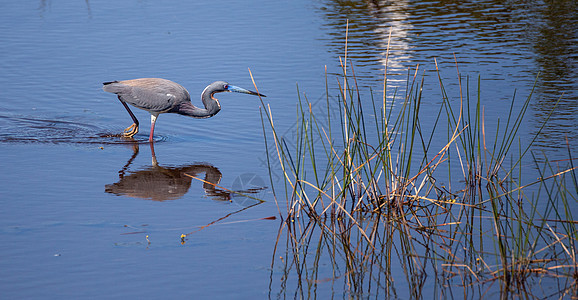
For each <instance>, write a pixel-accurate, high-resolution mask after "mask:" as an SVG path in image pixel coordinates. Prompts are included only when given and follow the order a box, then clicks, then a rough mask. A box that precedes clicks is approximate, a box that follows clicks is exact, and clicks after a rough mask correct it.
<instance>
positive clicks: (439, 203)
mask: <svg viewBox="0 0 578 300" xmlns="http://www.w3.org/2000/svg"><path fill="white" fill-rule="evenodd" d="M455 64H456V70H457V78H458V84H457V87H458V90H457V91H454V92H453V93H451V92H448V91H447V90H446V87H445V84H444V80H442V78H441V76H439V70H438V81H439V86H440V93H441V95H442V99H441V100H442V101H441V104H440V105H439V107H437V110H432V109H431V105H428V106H427V107H428V108H427V112H425V113H427V114H429V115H430V116H431V115H434V116H436V117H435V118H433V119H432V118H431V117H430V118H429V120H433V123H431V124H430V123H427V124H425V123H423V122H422V119H423V118H422V117H420V116H423V114H424V111H423V109H424V106H425V104H424V102H425V100H426V98H427V96H426V95H424V90H423V86H424V80H425V78H424V76H423V75H422V76H420V72H419V71H420V70H419V67H416V68H415V69H411V70H408V79H407V82H406V86H405V87H404V89H405V93H404V94H403V95H400V94H401V93H400V92H399V89H398V88H397V87H396V88H391V87H389V86H388V73H387V65H386V67H385V72H384V74H385V75H384V80H383V87H382V91H381V97H380V98H381V99H379V98H378V99H376V98H375V96H376V95H378V94H379V93H374V92H373V91H370V93H369V95H370V96H365V97H366V98H363V97H362V95H365V94H366V93H364V91H362V90H360V88H359V87H358V84H357V80H356V77H355V73H354V68H353V67H352V62H348V60H347V56H345V58H344V59H342V60H341V67H342V76H341V78H339V79H338V80H337V88H336V89H335V88H334V87H333V85H331V84H329V79H326V82H327V88H326V91H327V97H326V99H325V100H326V101H325V103H324V104H322V105H319V104H318V103H312V102H310V101H309V100H308V99H307V98H305V97H303V98H302V97H301V96H300V97H299V99H298V105H297V125H296V128H294V130H293V131H292V132H293V136H290V137H286V136H281V135H280V134H279V133H278V132H279V131H278V130H277V128H276V126H275V122H274V120H275V118H274V112H273V111H272V110H271V109H270V108H269V107H268V106H266V105H265V104H264V103H263V110H262V118H263V131H264V137H265V140H266V143H267V142H268V141H271V144H272V145H274V147H272V148H271V149H269V148H268V149H267V150H268V152H267V160H268V162H269V163H270V170H271V169H272V168H273V167H272V165H273V164H274V163H276V164H278V166H279V169H280V170H281V172H282V177H283V184H284V186H285V191H284V192H281V191H278V190H275V189H274V188H273V192H274V194H275V198H276V203H277V206H278V208H279V214H280V215H281V216H282V217H283V220H284V222H282V223H281V226H280V229H279V236H278V240H277V244H276V247H275V249H276V250H275V253H274V254H273V262H272V270H273V271H272V272H273V273H272V276H271V277H272V281H271V284H272V285H275V284H277V283H276V282H277V281H275V280H273V278H275V279H276V280H278V279H279V280H280V282H281V284H280V286H279V288H278V289H275V288H272V290H278V293H279V295H277V296H278V297H282V296H280V295H284V294H289V295H299V297H301V298H304V297H309V296H310V295H311V294H316V293H317V291H318V289H319V286H320V285H322V284H330V285H331V286H332V288H331V289H332V290H334V293H338V294H341V292H339V291H340V289H341V290H342V291H344V292H343V295H344V296H347V297H355V298H358V297H364V298H365V297H377V296H380V295H381V296H388V297H401V298H407V297H411V298H422V297H424V298H425V297H427V298H432V297H431V296H432V295H433V296H434V297H437V298H448V297H452V296H453V295H454V294H455V295H459V296H461V292H464V295H465V298H480V297H492V298H495V297H497V296H499V297H502V298H508V297H512V296H514V297H523V298H534V297H539V298H543V297H551V296H555V297H556V298H562V297H567V296H570V297H572V296H573V295H576V293H577V291H578V285H577V280H578V262H577V254H576V249H577V247H576V243H577V240H578V231H577V230H576V224H577V223H578V221H575V218H576V216H575V212H576V211H577V207H578V183H577V180H576V167H575V166H574V164H573V157H572V149H570V147H569V146H568V158H567V159H564V160H556V161H551V160H549V158H548V156H547V155H539V154H538V153H536V152H533V151H532V145H533V143H534V141H535V140H536V138H537V137H538V136H539V135H540V131H541V128H543V127H544V125H545V123H544V124H542V125H541V127H538V128H539V129H538V130H537V131H536V132H535V133H533V138H531V139H530V140H529V141H527V142H525V141H524V142H523V141H522V139H521V137H520V134H519V132H520V130H521V128H522V126H523V124H524V122H523V121H524V116H525V113H526V111H527V109H528V106H529V104H530V100H531V96H532V94H531V93H530V94H529V95H527V97H526V99H525V101H523V103H521V104H519V105H518V106H515V105H514V103H516V104H518V103H517V102H516V101H517V100H516V97H515V96H514V97H513V99H512V102H511V106H510V109H509V113H508V114H507V119H506V120H505V122H502V121H497V122H495V124H492V125H490V124H486V121H488V120H486V118H485V108H484V103H483V97H482V96H481V88H480V78H479V77H478V80H477V91H476V92H474V93H471V92H470V86H471V84H472V83H471V82H470V80H469V78H462V76H461V75H460V73H459V64H458V62H457V59H456V62H455ZM436 67H437V62H436ZM327 77H328V76H326V78H327ZM463 81H465V84H464V85H463V86H462V82H463ZM333 90H337V91H338V92H337V93H336V95H335V96H330V94H331V93H330V91H333ZM388 91H392V92H389V93H388ZM472 94H473V95H474V96H473V97H472ZM369 97H370V98H369ZM555 109H556V108H555V107H553V108H552V110H555ZM336 112H338V113H336ZM546 120H547V118H546ZM546 122H547V121H546ZM492 123H493V122H492ZM532 176H535V177H534V178H537V179H532V180H529V178H532ZM274 186H275V184H274V183H273V182H272V187H274ZM284 199H287V200H286V201H285V200H284ZM283 238H285V239H286V243H285V244H284V247H283V244H282V243H281V241H282V240H283ZM326 274H332V276H330V277H324V278H322V277H320V276H326ZM278 277H280V278H278ZM334 287H335V288H334ZM431 291H434V293H433V294H431ZM426 292H427V294H424V293H426ZM270 296H275V295H270Z"/></svg>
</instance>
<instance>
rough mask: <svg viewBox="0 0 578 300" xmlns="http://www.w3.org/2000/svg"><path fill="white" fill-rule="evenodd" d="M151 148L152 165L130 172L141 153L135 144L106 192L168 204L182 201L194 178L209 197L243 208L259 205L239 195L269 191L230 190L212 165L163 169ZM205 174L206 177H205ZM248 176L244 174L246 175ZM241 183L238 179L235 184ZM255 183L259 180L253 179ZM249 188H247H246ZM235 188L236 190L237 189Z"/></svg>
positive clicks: (251, 188) (254, 200)
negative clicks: (115, 179)
mask: <svg viewBox="0 0 578 300" xmlns="http://www.w3.org/2000/svg"><path fill="white" fill-rule="evenodd" d="M149 145H150V147H151V155H152V164H151V166H148V167H145V168H142V169H140V170H137V171H128V169H129V167H130V165H131V164H132V162H133V161H134V159H135V158H136V157H137V156H138V154H139V144H138V143H135V144H134V145H133V154H132V156H131V157H130V158H129V160H128V161H127V163H126V164H125V165H124V166H123V167H122V168H121V169H120V170H119V172H118V175H119V181H118V182H116V183H112V184H107V185H106V186H105V192H107V193H111V194H115V195H118V196H128V197H133V198H140V199H147V200H154V201H165V200H176V199H179V198H182V197H183V196H184V195H185V194H186V193H187V192H188V191H189V189H190V188H191V183H192V181H193V177H195V178H198V179H199V181H201V182H202V187H203V189H204V190H205V194H206V195H207V196H209V197H210V198H212V199H213V200H217V201H228V202H235V203H236V204H238V205H241V206H243V207H247V206H252V205H255V204H257V203H259V201H258V200H256V199H251V198H248V197H243V196H239V195H238V194H236V192H237V193H243V194H255V193H258V192H259V191H261V190H263V189H265V187H264V186H260V187H257V188H255V187H250V188H248V189H244V190H236V191H233V190H228V189H226V188H221V187H220V186H219V183H220V181H221V178H222V177H223V174H222V173H221V171H219V169H218V168H217V167H215V166H213V165H211V164H209V163H193V164H187V165H182V166H176V167H163V166H160V165H159V164H158V162H157V159H156V154H155V151H154V143H150V144H149ZM203 174H204V177H202V175H203ZM244 175H245V174H242V175H240V176H239V177H241V176H244ZM235 182H237V180H236V181H235ZM253 183H255V180H253ZM245 186H246V185H245ZM234 188H235V187H234Z"/></svg>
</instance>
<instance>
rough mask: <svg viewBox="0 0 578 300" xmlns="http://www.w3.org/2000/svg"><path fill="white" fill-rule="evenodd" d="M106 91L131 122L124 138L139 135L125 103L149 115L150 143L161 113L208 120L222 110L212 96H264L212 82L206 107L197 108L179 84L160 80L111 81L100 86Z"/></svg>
mask: <svg viewBox="0 0 578 300" xmlns="http://www.w3.org/2000/svg"><path fill="white" fill-rule="evenodd" d="M103 84H104V86H103V88H102V89H103V90H104V91H105V92H109V93H114V94H116V95H117V96H118V100H120V102H121V103H122V105H123V106H124V108H126V111H128V114H129V115H130V117H131V118H132V120H133V122H134V123H133V124H132V125H130V126H129V127H128V128H126V129H125V130H124V132H123V136H125V137H133V136H134V135H135V134H137V133H138V125H139V124H138V120H137V118H136V117H135V116H134V114H133V113H132V111H131V110H130V108H129V107H128V105H126V104H127V103H128V104H130V105H132V106H135V107H138V108H140V109H144V110H146V111H148V112H149V113H150V114H151V133H150V136H149V142H152V141H153V132H154V131H155V122H156V120H157V117H158V116H159V115H160V114H163V113H177V114H180V115H185V116H189V117H193V118H199V119H204V118H210V117H212V116H214V115H216V114H217V113H218V112H219V111H220V110H221V104H219V100H217V98H215V97H214V95H215V94H216V93H221V92H237V93H245V94H249V95H256V96H261V97H266V96H265V95H263V94H259V93H256V92H253V91H249V90H246V89H244V88H240V87H238V86H234V85H230V84H228V83H227V82H224V81H215V82H213V83H211V84H210V85H208V86H207V87H206V88H205V90H203V92H202V93H201V100H202V101H203V105H204V106H205V108H200V107H196V106H194V105H193V104H192V103H191V96H190V95H189V92H187V90H186V89H185V88H184V87H183V86H181V85H180V84H178V83H176V82H173V81H170V80H167V79H162V78H140V79H132V80H124V81H111V82H105V83H103Z"/></svg>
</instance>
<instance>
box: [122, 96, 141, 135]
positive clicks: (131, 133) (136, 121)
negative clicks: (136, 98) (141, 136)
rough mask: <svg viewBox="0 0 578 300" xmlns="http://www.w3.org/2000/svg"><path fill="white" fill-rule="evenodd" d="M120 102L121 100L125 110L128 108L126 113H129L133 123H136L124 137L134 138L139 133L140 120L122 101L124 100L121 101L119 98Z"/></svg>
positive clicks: (125, 132) (128, 128)
mask: <svg viewBox="0 0 578 300" xmlns="http://www.w3.org/2000/svg"><path fill="white" fill-rule="evenodd" d="M118 100H120V103H122V105H123V106H124V108H126V111H127V112H128V114H129V115H130V117H131V118H132V121H133V122H134V123H133V124H132V125H130V126H129V127H127V128H126V129H125V130H124V133H123V135H124V137H133V136H134V135H135V134H137V133H138V119H137V118H136V117H135V116H134V114H133V113H132V111H131V110H130V108H129V107H128V105H126V103H125V102H124V101H122V99H120V96H119V97H118Z"/></svg>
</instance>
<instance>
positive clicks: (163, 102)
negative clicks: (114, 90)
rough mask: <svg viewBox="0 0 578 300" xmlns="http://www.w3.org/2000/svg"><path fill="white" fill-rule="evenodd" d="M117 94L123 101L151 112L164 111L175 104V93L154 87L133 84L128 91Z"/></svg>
mask: <svg viewBox="0 0 578 300" xmlns="http://www.w3.org/2000/svg"><path fill="white" fill-rule="evenodd" d="M118 95H119V96H120V97H121V99H122V100H123V101H126V102H127V103H130V104H132V105H134V106H136V107H138V108H142V109H144V110H148V111H151V112H166V111H168V110H171V109H172V108H173V107H174V106H175V95H173V94H171V93H167V92H161V91H158V90H155V89H149V88H142V87H138V86H133V87H132V88H131V91H130V92H129V93H126V94H118ZM125 99H126V100H125Z"/></svg>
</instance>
